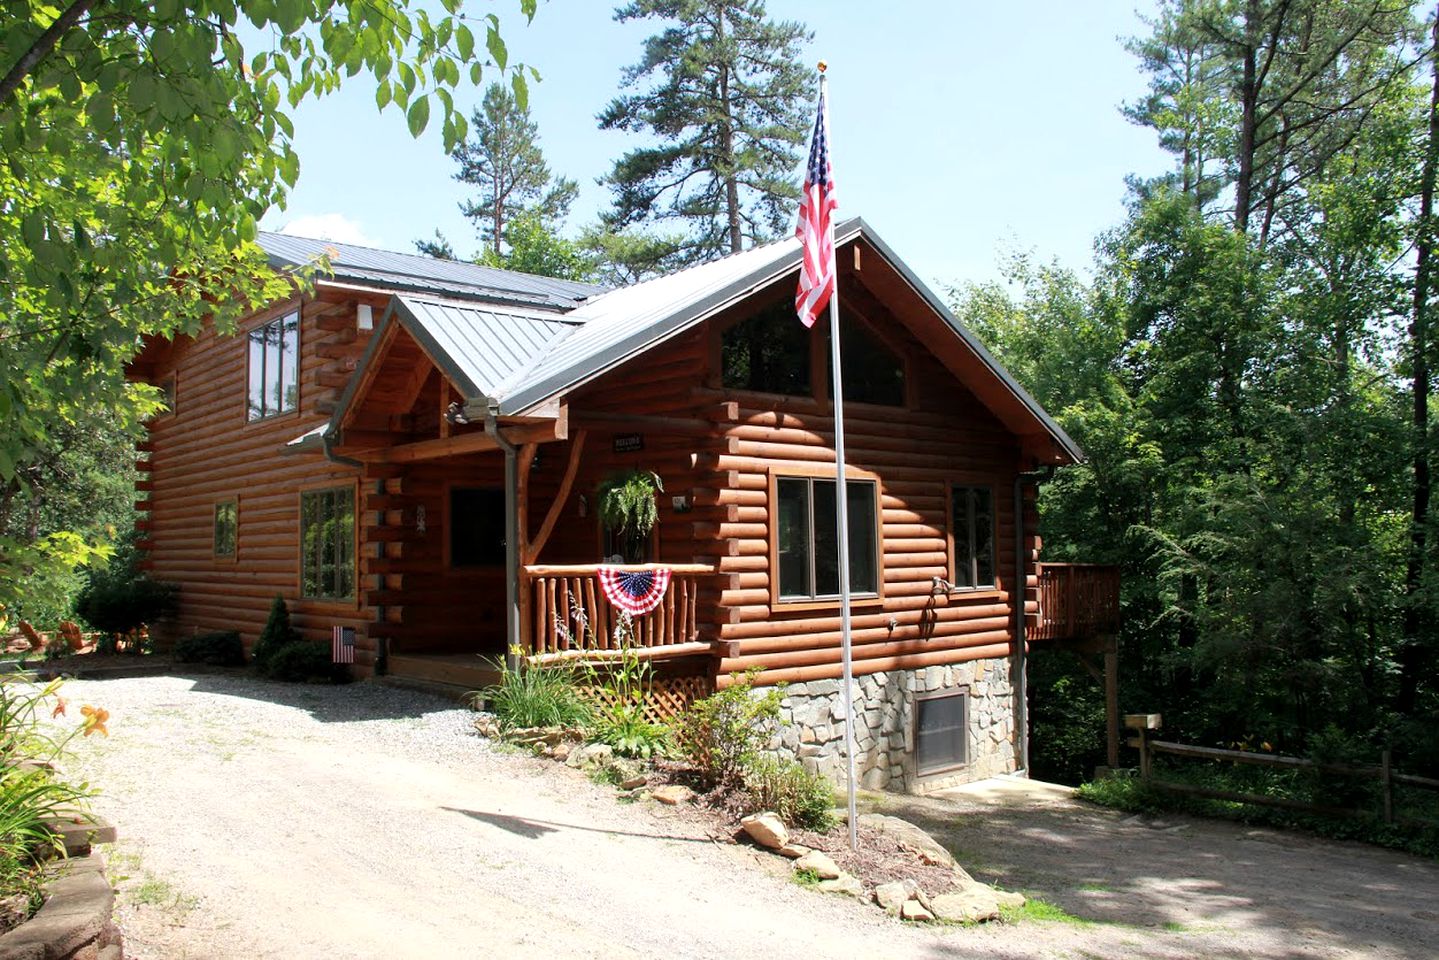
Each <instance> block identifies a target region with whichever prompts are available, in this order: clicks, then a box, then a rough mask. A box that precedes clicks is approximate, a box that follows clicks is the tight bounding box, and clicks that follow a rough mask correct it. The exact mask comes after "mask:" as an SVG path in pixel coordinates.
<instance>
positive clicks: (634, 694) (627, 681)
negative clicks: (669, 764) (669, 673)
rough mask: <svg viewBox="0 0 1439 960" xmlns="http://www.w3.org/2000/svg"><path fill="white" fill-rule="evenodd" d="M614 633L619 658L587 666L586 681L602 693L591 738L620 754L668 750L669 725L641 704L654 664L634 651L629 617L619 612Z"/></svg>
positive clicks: (655, 754)
mask: <svg viewBox="0 0 1439 960" xmlns="http://www.w3.org/2000/svg"><path fill="white" fill-rule="evenodd" d="M615 636H616V639H617V641H618V642H619V646H620V651H621V652H620V658H619V659H618V660H617V661H614V662H613V663H611V664H609V665H607V667H603V668H601V667H594V666H587V668H586V670H587V673H588V674H589V677H590V681H591V683H592V684H593V683H594V682H595V681H598V682H599V685H600V687H601V688H602V689H603V690H604V693H605V695H604V696H602V697H598V698H596V702H595V705H594V728H593V731H592V733H591V739H592V740H593V741H594V742H596V743H607V744H609V745H610V746H611V747H613V748H614V751H615V753H617V754H619V755H620V756H622V757H638V758H640V759H642V760H648V759H650V758H651V757H659V756H664V755H665V754H666V753H668V752H669V746H670V729H669V727H667V726H665V725H664V724H662V723H651V722H650V721H649V720H647V719H646V718H645V706H646V704H647V702H648V700H649V693H650V689H651V687H652V685H653V683H654V676H653V674H654V667H653V666H652V665H651V664H650V662H649V661H648V660H643V659H641V658H640V657H639V655H638V654H637V653H636V651H635V648H634V645H633V644H632V643H631V642H630V641H631V632H630V618H629V616H628V615H627V614H621V615H620V618H619V624H618V625H617V627H616V631H615Z"/></svg>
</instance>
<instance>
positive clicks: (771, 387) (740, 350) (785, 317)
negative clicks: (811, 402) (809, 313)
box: [720, 301, 813, 397]
mask: <svg viewBox="0 0 1439 960" xmlns="http://www.w3.org/2000/svg"><path fill="white" fill-rule="evenodd" d="M720 352H721V360H722V364H723V383H724V385H725V386H726V387H729V388H730V389H733V390H758V391H760V392H762V393H781V394H786V395H788V396H795V397H807V396H810V395H811V394H812V393H813V389H812V388H811V385H810V383H811V381H810V369H809V358H810V339H809V328H808V327H806V326H805V325H804V324H802V323H800V322H799V318H798V317H797V316H795V313H794V310H793V309H792V308H791V307H790V305H789V304H788V303H785V302H783V301H781V302H780V303H777V304H775V305H774V306H772V307H769V308H767V309H765V310H761V311H760V312H759V313H757V314H755V315H754V316H753V317H750V318H749V319H748V320H742V321H740V322H739V323H737V324H735V325H734V326H732V327H730V328H729V329H728V330H726V331H725V333H724V340H723V344H722V347H721V351H720Z"/></svg>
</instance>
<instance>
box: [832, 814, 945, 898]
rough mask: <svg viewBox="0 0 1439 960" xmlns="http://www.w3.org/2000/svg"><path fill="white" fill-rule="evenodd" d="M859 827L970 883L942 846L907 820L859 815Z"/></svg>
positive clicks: (882, 815)
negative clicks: (886, 838) (886, 837)
mask: <svg viewBox="0 0 1439 960" xmlns="http://www.w3.org/2000/svg"><path fill="white" fill-rule="evenodd" d="M859 822H860V825H861V826H865V827H869V828H870V829H871V830H876V831H878V832H880V833H883V834H885V835H886V836H889V837H892V838H894V840H895V841H896V842H897V843H898V844H899V845H900V846H902V847H904V848H906V849H907V850H909V851H910V852H911V853H913V854H914V855H915V856H917V857H919V858H920V859H921V860H923V861H924V862H925V863H927V864H929V865H931V866H935V867H948V868H950V869H951V870H954V871H955V872H956V873H957V874H958V875H959V876H960V878H961V879H962V880H963V881H967V882H968V881H972V880H973V878H972V877H970V875H969V874H968V873H966V872H965V870H964V868H963V867H961V866H960V865H959V864H958V863H957V862H956V861H955V859H954V855H953V854H951V853H950V852H949V851H948V850H946V849H945V848H944V846H943V845H942V844H941V843H940V842H939V841H938V840H936V839H934V837H931V836H930V835H929V834H928V833H925V832H924V831H923V830H921V829H920V828H919V827H916V826H915V825H914V824H912V823H910V822H909V821H908V820H901V819H900V818H899V817H888V816H885V815H884V814H882V813H863V814H860V817H859Z"/></svg>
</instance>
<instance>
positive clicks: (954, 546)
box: [949, 487, 994, 587]
mask: <svg viewBox="0 0 1439 960" xmlns="http://www.w3.org/2000/svg"><path fill="white" fill-rule="evenodd" d="M949 517H950V521H949V522H950V543H951V546H950V556H951V557H952V558H953V560H954V575H953V576H952V577H950V580H951V581H953V583H954V585H955V586H956V587H992V586H994V494H993V492H992V491H991V490H990V489H989V487H951V488H950V491H949Z"/></svg>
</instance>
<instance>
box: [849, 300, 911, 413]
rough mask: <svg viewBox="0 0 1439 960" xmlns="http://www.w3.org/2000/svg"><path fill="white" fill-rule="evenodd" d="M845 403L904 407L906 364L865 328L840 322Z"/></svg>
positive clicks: (858, 324) (857, 324)
mask: <svg viewBox="0 0 1439 960" xmlns="http://www.w3.org/2000/svg"><path fill="white" fill-rule="evenodd" d="M839 330H840V333H839V335H840V346H841V347H842V350H841V351H840V363H841V365H842V366H843V368H844V399H845V400H846V401H853V402H856V403H877V404H881V405H883V406H886V407H902V406H904V362H903V361H902V360H900V358H899V357H897V356H895V354H894V352H893V351H892V350H890V349H889V347H887V346H885V345H884V342H883V341H881V340H880V339H879V338H878V337H876V336H875V335H874V334H872V333H870V332H869V331H868V330H867V329H865V327H864V325H863V324H860V323H851V322H849V321H847V320H844V319H843V318H841V319H840V322H839Z"/></svg>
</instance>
